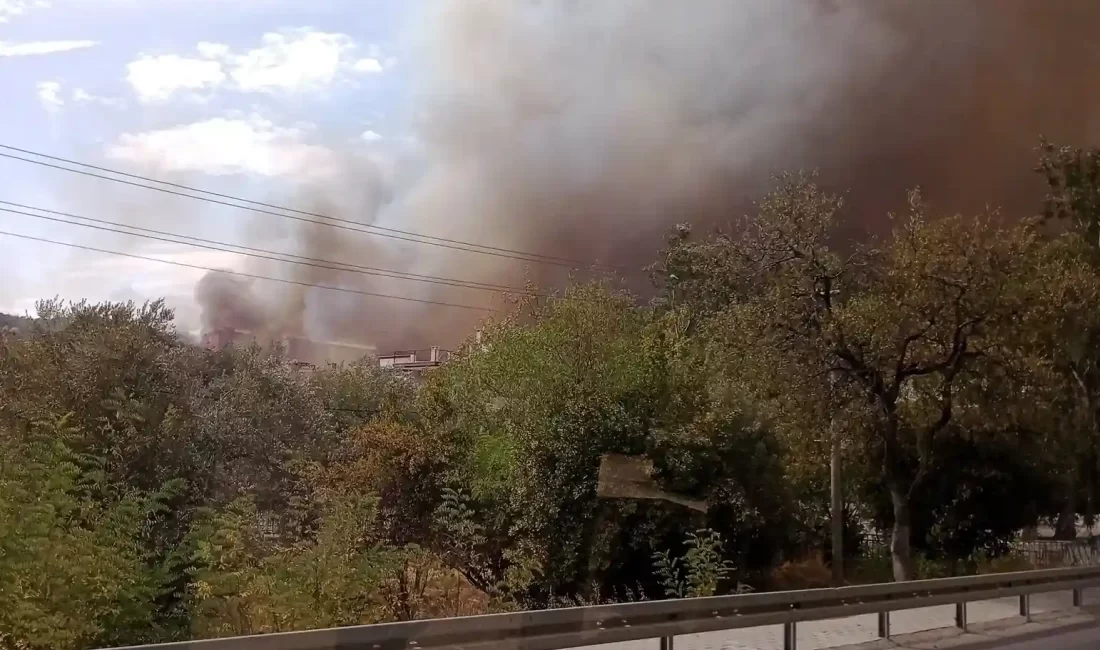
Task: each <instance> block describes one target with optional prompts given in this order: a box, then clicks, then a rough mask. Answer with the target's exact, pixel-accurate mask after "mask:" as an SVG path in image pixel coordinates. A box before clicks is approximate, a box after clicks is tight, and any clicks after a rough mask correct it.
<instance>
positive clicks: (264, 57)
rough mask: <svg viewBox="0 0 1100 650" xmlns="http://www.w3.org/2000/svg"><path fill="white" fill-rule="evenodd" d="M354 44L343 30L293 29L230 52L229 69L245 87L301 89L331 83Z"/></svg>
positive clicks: (267, 89) (255, 89)
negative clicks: (241, 51) (237, 52)
mask: <svg viewBox="0 0 1100 650" xmlns="http://www.w3.org/2000/svg"><path fill="white" fill-rule="evenodd" d="M354 46H355V43H354V41H352V40H351V38H350V37H349V36H347V35H346V34H333V33H326V32H314V31H309V30H295V31H292V32H287V33H282V34H275V33H269V34H264V36H263V47H259V48H256V49H253V50H249V51H248V52H246V53H245V54H242V55H236V56H234V55H230V57H229V61H230V65H231V66H232V72H231V73H230V74H231V76H232V77H233V80H234V81H235V82H236V84H237V87H238V88H239V89H241V90H244V91H259V92H274V91H280V90H281V91H288V92H301V91H305V90H313V89H316V88H319V87H321V86H326V85H328V84H330V83H332V81H333V79H335V78H336V74H337V73H338V72H339V71H340V68H341V64H343V63H345V56H346V55H347V53H349V52H350V51H351V50H352V49H353V48H354Z"/></svg>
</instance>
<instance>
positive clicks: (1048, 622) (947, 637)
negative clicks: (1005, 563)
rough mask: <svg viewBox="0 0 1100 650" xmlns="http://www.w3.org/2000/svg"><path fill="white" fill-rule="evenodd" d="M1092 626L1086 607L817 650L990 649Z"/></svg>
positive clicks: (1099, 610) (1097, 611) (1096, 611)
mask: <svg viewBox="0 0 1100 650" xmlns="http://www.w3.org/2000/svg"><path fill="white" fill-rule="evenodd" d="M1094 627H1100V607H1093V606H1090V607H1085V608H1083V609H1079V610H1066V611H1061V612H1050V613H1047V614H1040V615H1034V616H1032V618H1031V621H1030V622H1027V621H1024V620H1023V619H1022V618H1012V619H1004V620H998V621H989V622H986V623H975V624H972V625H970V626H969V628H968V629H967V631H965V632H964V631H962V630H960V629H958V628H955V627H944V628H937V629H933V630H923V631H920V632H914V633H911V634H899V635H897V636H894V637H891V638H889V639H878V640H875V641H868V642H865V643H856V644H850V645H843V646H833V647H831V648H821V649H820V650H940V649H943V648H966V650H986V649H989V650H993V649H996V648H1001V647H1004V646H1005V645H1006V644H1008V643H1015V642H1022V641H1033V640H1036V639H1042V638H1045V637H1050V636H1057V635H1060V634H1066V633H1069V632H1077V631H1080V630H1087V629H1090V628H1094Z"/></svg>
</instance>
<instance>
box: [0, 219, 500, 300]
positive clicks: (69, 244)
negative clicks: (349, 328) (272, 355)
mask: <svg viewBox="0 0 1100 650" xmlns="http://www.w3.org/2000/svg"><path fill="white" fill-rule="evenodd" d="M0 235H6V236H8V237H17V238H19V239H27V240H30V241H37V242H43V243H46V244H56V245H58V246H67V247H69V248H77V249H80V250H86V251H92V252H96V253H105V254H107V255H117V256H119V257H128V258H131V259H137V260H144V261H147V262H159V263H161V264H169V265H171V266H178V267H182V268H188V269H195V270H198V271H209V272H212V273H224V274H226V275H234V276H238V277H243V278H250V279H253V280H267V281H269V282H280V283H282V284H291V285H297V286H301V287H310V288H314V289H326V290H328V291H339V292H341V293H350V294H356V295H360V296H367V297H371V298H389V299H391V300H403V301H406V302H418V303H422V304H426V305H437V306H439V307H455V308H457V309H469V310H472V311H481V312H494V311H497V310H496V309H493V308H492V307H479V306H476V305H464V304H461V303H453V302H444V301H441V300H427V299H422V298H411V297H409V296H397V295H393V294H387V293H375V292H373V291H361V290H359V289H350V288H348V287H337V286H333V285H328V284H313V283H310V282H300V281H298V280H287V279H285V278H273V277H271V276H268V275H259V274H256V273H244V272H242V271H228V270H225V269H216V268H213V267H209V266H202V265H200V264H189V263H187V262H177V261H174V260H163V259H160V258H157V257H149V256H147V255H138V254H136V253H124V252H121V251H113V250H109V249H105V248H97V247H95V246H85V245H83V244H74V243H72V242H63V241H57V240H56V239H47V238H45V237H35V236H32V235H25V234H22V233H15V232H9V231H6V230H0Z"/></svg>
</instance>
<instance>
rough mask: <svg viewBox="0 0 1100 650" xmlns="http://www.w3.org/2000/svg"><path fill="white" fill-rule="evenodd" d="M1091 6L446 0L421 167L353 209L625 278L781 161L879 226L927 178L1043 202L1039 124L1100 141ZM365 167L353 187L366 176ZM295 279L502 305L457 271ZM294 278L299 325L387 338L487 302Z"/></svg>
mask: <svg viewBox="0 0 1100 650" xmlns="http://www.w3.org/2000/svg"><path fill="white" fill-rule="evenodd" d="M1098 24H1100V3H1098V2H1095V0H921V1H919V2H918V1H911V0H691V2H665V1H664V0H560V1H552V0H522V1H521V0H516V1H510V2H500V1H499V0H441V1H438V2H434V3H430V4H429V5H428V7H427V8H426V9H425V10H424V13H423V15H422V16H421V17H420V21H419V22H418V28H417V30H416V32H415V34H414V40H415V45H416V48H415V52H416V60H415V62H414V70H415V79H414V81H415V84H416V88H417V93H416V102H415V111H414V115H415V120H413V119H412V118H410V121H411V122H412V123H413V127H414V133H415V136H416V139H417V142H418V147H419V151H420V154H421V157H420V162H419V166H418V167H416V168H415V173H414V174H411V175H409V176H406V177H404V178H403V179H399V180H398V181H392V180H391V181H388V182H389V183H390V184H389V185H388V186H387V188H386V190H385V191H384V192H382V194H385V198H384V199H383V200H379V201H377V202H376V203H375V204H372V205H373V207H375V208H377V209H376V210H375V211H374V212H373V213H369V214H368V212H366V211H363V212H358V213H357V215H356V218H362V219H364V220H368V221H370V220H373V222H375V223H378V224H382V225H385V226H389V227H395V228H402V229H406V230H412V231H416V232H423V233H428V234H432V235H436V236H441V237H450V238H454V239H459V240H466V241H475V242H479V243H484V244H489V245H493V246H500V247H506V248H512V249H519V250H526V251H534V252H538V253H542V254H546V255H555V256H562V257H569V258H574V259H585V260H600V261H601V262H606V263H610V264H616V265H623V266H625V267H628V268H629V269H630V270H631V271H630V273H633V276H632V277H633V280H634V281H638V276H639V275H640V274H639V273H638V269H640V268H641V267H642V266H643V265H644V264H646V263H647V262H648V261H650V260H651V259H652V258H653V256H654V253H655V251H656V249H657V247H658V246H659V245H660V241H661V238H662V236H663V233H664V231H665V229H666V228H667V227H668V226H669V225H671V224H673V223H676V222H679V221H691V222H695V223H698V224H721V223H724V222H726V221H727V220H728V219H729V218H730V217H731V216H733V215H735V214H737V213H740V212H742V211H744V210H745V209H747V208H748V206H749V204H750V202H751V200H753V199H754V198H757V197H758V196H759V194H760V193H761V192H762V191H763V190H764V189H765V188H766V187H767V182H768V178H769V176H770V175H771V174H773V173H774V172H777V171H780V170H783V169H798V168H801V169H808V168H816V169H820V170H821V172H822V175H823V177H824V180H825V182H826V183H827V184H828V185H830V186H831V187H833V188H835V189H838V190H849V191H850V196H851V200H850V206H851V210H852V214H853V215H854V216H855V218H856V220H857V221H858V224H859V228H862V229H871V230H873V229H876V227H879V228H881V225H880V224H881V223H882V221H883V220H884V215H885V213H886V211H887V210H888V209H890V208H893V207H895V206H896V205H898V204H899V202H900V201H901V199H902V198H903V191H904V189H905V188H907V187H909V186H912V185H916V184H919V185H921V186H922V187H924V189H925V193H926V195H927V196H928V198H929V199H930V200H931V201H932V202H933V203H935V204H936V205H937V206H938V207H940V208H942V209H944V210H963V211H971V210H979V209H981V208H982V207H983V206H985V205H986V204H996V205H1000V206H1003V207H1004V208H1005V210H1006V212H1008V213H1010V214H1023V213H1029V212H1033V211H1034V210H1035V209H1036V208H1037V206H1038V200H1039V197H1040V195H1041V187H1040V186H1039V183H1038V180H1039V179H1038V178H1034V177H1033V175H1032V174H1031V172H1030V167H1031V165H1032V162H1033V153H1032V148H1033V147H1034V145H1035V144H1036V141H1037V138H1038V136H1039V135H1040V134H1046V135H1047V136H1049V137H1050V138H1052V139H1055V140H1057V141H1063V142H1070V143H1074V144H1079V145H1090V144H1096V142H1097V140H1098V139H1100V76H1098V71H1100V46H1098V45H1097V41H1096V40H1095V37H1094V31H1095V26H1096V25H1098ZM364 178H365V180H364V179H360V180H359V185H356V184H355V183H353V184H350V185H348V188H351V189H352V190H356V191H360V190H361V186H364V185H368V186H369V185H371V184H372V183H375V179H374V177H369V178H368V177H364ZM346 191H348V190H347V189H346V188H345V189H343V190H340V191H339V192H337V194H339V193H341V192H346ZM363 215H367V216H363ZM322 230H325V231H326V232H321V231H322ZM299 241H301V242H303V247H304V248H306V249H308V250H309V251H310V253H309V254H311V255H316V256H320V257H326V258H330V259H334V258H335V259H343V260H346V261H351V262H353V263H357V264H368V265H371V266H387V267H390V268H400V269H403V270H408V271H413V272H417V273H430V274H434V275H442V276H449V277H456V278H462V279H468V280H476V281H481V282H491V283H494V284H508V285H515V284H522V282H523V279H524V265H523V264H522V263H519V262H515V261H512V260H505V259H501V258H498V257H490V256H483V255H475V254H470V253H458V252H454V251H448V250H445V249H439V248H432V247H428V246H416V245H398V243H394V242H389V243H387V242H384V241H383V240H373V241H372V240H369V239H367V238H364V237H362V236H360V235H355V234H350V233H345V232H339V231H328V229H318V230H311V231H309V232H305V233H301V237H300V238H299ZM531 272H532V273H533V274H534V276H535V277H536V279H538V280H540V281H542V282H546V283H549V284H551V285H552V284H554V283H560V282H561V280H562V278H563V277H564V276H563V273H564V272H563V271H562V270H561V269H555V268H554V267H547V266H541V265H533V266H532V268H531ZM303 277H308V279H309V281H311V282H324V283H330V284H331V283H342V284H344V285H347V286H354V287H358V288H364V289H368V290H376V291H380V292H385V293H400V294H403V295H409V296H416V297H422V298H427V299H434V300H444V301H447V302H461V303H466V304H478V305H486V304H495V305H499V304H500V303H499V301H495V302H494V301H493V300H491V297H490V296H487V295H486V294H484V293H482V292H478V291H473V290H468V289H455V288H451V287H438V286H433V285H424V284H416V283H411V282H403V281H394V280H370V279H365V278H363V277H361V276H354V275H351V274H346V273H333V272H328V271H321V272H311V273H310V274H308V276H303ZM291 298H292V299H290V300H289V301H284V302H283V303H282V304H284V305H286V306H287V308H288V310H289V311H288V312H287V313H289V314H290V316H289V317H290V319H291V320H292V321H293V320H294V319H297V322H298V323H301V327H303V328H305V329H306V330H310V329H312V328H316V329H318V330H323V331H324V332H325V334H326V335H328V336H329V337H339V338H350V339H354V340H359V341H363V342H370V343H373V344H376V345H377V346H378V347H379V348H380V349H382V350H385V349H387V348H395V347H400V346H409V347H423V346H426V345H429V344H442V345H445V346H447V345H453V344H455V343H456V342H457V341H459V340H461V339H462V338H463V337H464V336H466V335H467V334H468V333H469V331H470V329H471V327H472V326H473V325H474V324H475V323H476V322H477V319H478V318H480V317H481V315H480V314H477V313H476V312H468V311H464V310H459V309H452V308H443V307H433V306H418V305H414V304H409V303H400V302H396V301H385V300H378V299H365V298H364V299H359V298H357V297H355V296H347V295H342V294H331V293H329V294H327V295H324V296H321V295H319V292H318V291H317V290H308V291H305V292H302V293H301V294H300V295H296V296H291ZM284 318H287V316H284Z"/></svg>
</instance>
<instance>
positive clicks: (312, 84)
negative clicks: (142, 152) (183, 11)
mask: <svg viewBox="0 0 1100 650" xmlns="http://www.w3.org/2000/svg"><path fill="white" fill-rule="evenodd" d="M357 50H358V47H357V46H356V44H355V41H353V40H352V39H351V37H350V36H348V35H347V34H341V33H336V32H318V31H314V30H311V29H304V28H303V29H293V30H285V31H282V32H269V33H267V34H264V35H263V37H262V39H261V45H260V47H256V48H252V49H250V50H243V51H241V50H234V49H233V48H231V47H230V46H229V45H226V44H224V43H211V42H209V41H203V42H200V43H198V44H197V45H196V46H195V52H196V55H195V56H192V57H187V56H179V55H175V54H169V55H162V56H156V57H154V56H143V57H141V58H140V59H138V60H136V61H134V62H132V63H130V64H129V66H128V68H129V76H128V79H129V81H130V85H131V86H133V88H134V91H135V92H136V93H137V95H138V97H139V98H141V99H142V101H163V100H165V99H168V98H169V97H171V96H172V95H174V94H175V93H176V92H180V91H198V90H213V89H216V88H228V89H232V90H236V91H239V92H253V93H280V92H282V93H304V92H314V91H318V90H321V89H323V88H325V87H327V86H329V85H331V84H332V83H333V82H335V81H336V80H337V79H339V78H341V77H342V76H344V75H346V74H348V73H379V72H382V71H384V70H385V68H386V67H387V65H388V60H385V61H384V60H383V59H382V58H381V51H380V49H379V48H378V47H377V46H373V45H372V46H370V47H368V48H367V52H368V56H367V57H365V58H358V59H357V58H355V56H354V54H355V53H356V51H357Z"/></svg>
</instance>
